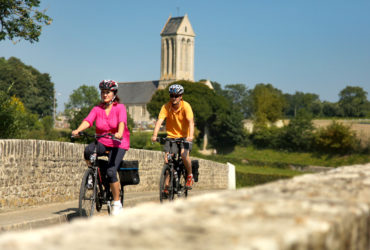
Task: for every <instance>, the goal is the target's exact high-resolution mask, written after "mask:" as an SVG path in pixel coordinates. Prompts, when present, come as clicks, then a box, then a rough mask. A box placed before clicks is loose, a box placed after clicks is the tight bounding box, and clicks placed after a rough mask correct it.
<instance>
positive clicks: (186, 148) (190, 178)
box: [181, 142, 194, 188]
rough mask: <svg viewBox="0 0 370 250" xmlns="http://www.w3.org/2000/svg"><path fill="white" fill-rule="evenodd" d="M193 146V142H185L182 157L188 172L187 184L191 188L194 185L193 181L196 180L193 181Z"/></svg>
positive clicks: (182, 146) (182, 147)
mask: <svg viewBox="0 0 370 250" xmlns="http://www.w3.org/2000/svg"><path fill="white" fill-rule="evenodd" d="M191 148H192V144H191V143H187V142H185V143H183V144H182V145H181V158H182V161H183V163H184V166H185V169H186V172H187V174H188V176H187V182H186V186H187V187H189V188H191V186H192V185H193V182H194V181H193V174H192V169H191V160H190V151H191Z"/></svg>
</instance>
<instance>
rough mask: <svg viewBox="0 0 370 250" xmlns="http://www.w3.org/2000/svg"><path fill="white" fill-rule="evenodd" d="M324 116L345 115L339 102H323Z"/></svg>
mask: <svg viewBox="0 0 370 250" xmlns="http://www.w3.org/2000/svg"><path fill="white" fill-rule="evenodd" d="M322 116H324V117H341V116H344V113H343V110H342V109H341V108H340V107H339V104H338V103H337V102H326V101H325V102H323V103H322Z"/></svg>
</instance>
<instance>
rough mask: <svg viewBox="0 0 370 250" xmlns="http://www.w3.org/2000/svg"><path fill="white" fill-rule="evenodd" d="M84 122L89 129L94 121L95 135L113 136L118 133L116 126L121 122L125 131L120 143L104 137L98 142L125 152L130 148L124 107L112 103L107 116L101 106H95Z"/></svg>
mask: <svg viewBox="0 0 370 250" xmlns="http://www.w3.org/2000/svg"><path fill="white" fill-rule="evenodd" d="M84 121H87V122H88V123H89V124H90V127H91V126H92V125H93V123H94V121H95V126H96V134H104V133H112V134H115V133H117V132H118V124H119V123H120V122H123V123H124V124H125V129H124V131H123V137H122V139H121V142H118V141H116V140H112V139H109V138H104V137H102V138H99V139H98V141H99V142H100V143H102V144H103V145H104V146H106V147H114V148H123V149H126V150H128V149H129V148H130V131H129V130H128V128H127V113H126V107H125V105H123V104H120V103H116V102H115V103H113V105H112V109H111V110H110V113H109V115H107V114H106V113H105V109H104V107H103V106H102V105H98V106H95V107H94V108H93V109H92V110H91V111H90V113H89V115H88V116H87V117H86V118H85V119H84Z"/></svg>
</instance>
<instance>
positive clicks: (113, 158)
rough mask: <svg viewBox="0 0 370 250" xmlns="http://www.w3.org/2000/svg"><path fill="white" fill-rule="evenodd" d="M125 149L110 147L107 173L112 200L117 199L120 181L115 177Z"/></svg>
mask: <svg viewBox="0 0 370 250" xmlns="http://www.w3.org/2000/svg"><path fill="white" fill-rule="evenodd" d="M125 153H126V150H125V149H122V148H112V150H111V151H110V153H109V163H108V169H107V175H108V179H109V184H110V188H111V190H112V194H113V200H114V201H119V200H120V198H119V192H120V188H121V186H120V183H119V181H118V178H117V170H118V168H119V166H120V165H121V162H122V159H123V157H124V156H125Z"/></svg>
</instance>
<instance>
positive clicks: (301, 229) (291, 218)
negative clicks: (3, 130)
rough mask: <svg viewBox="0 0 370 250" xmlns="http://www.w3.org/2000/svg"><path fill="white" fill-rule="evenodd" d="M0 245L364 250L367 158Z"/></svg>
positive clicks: (8, 237) (8, 248)
mask: <svg viewBox="0 0 370 250" xmlns="http://www.w3.org/2000/svg"><path fill="white" fill-rule="evenodd" d="M0 249H1V250H23V249H27V250H42V249H54V250H69V249H89V250H101V249H110V250H120V249H161V250H162V249H202V250H203V249H212V250H221V249H222V250H223V249H243V250H369V249H370V163H369V164H366V165H357V166H349V167H341V168H337V169H333V170H331V171H327V172H322V173H318V174H305V175H302V176H297V177H294V178H292V179H288V180H280V181H276V182H271V183H269V184H265V185H261V186H257V187H253V188H244V189H238V190H236V191H218V192H214V193H207V194H203V195H199V196H194V197H190V198H188V199H186V200H177V201H176V202H173V203H164V204H158V203H146V204H141V205H138V206H136V207H134V208H128V209H124V211H123V213H122V214H120V215H119V216H117V217H108V216H96V217H94V218H92V219H89V220H75V221H72V223H71V224H64V225H60V226H54V227H49V228H45V229H40V230H32V231H28V232H18V233H15V232H13V233H5V234H2V235H0Z"/></svg>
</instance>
